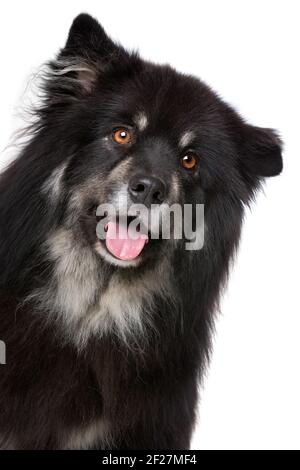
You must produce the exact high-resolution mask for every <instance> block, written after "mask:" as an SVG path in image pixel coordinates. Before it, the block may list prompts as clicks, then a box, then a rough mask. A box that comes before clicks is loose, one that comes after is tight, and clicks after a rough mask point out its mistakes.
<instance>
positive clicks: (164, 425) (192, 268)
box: [0, 15, 282, 449]
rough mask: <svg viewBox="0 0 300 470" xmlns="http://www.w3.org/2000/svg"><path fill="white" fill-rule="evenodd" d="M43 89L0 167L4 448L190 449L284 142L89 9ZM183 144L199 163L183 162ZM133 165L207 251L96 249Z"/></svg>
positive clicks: (153, 244) (154, 243)
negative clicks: (252, 211) (99, 214)
mask: <svg viewBox="0 0 300 470" xmlns="http://www.w3.org/2000/svg"><path fill="white" fill-rule="evenodd" d="M43 92H44V100H43V103H42V105H41V106H40V108H39V109H38V110H37V111H36V116H37V120H36V124H35V126H34V129H33V135H32V137H31V140H30V142H29V143H28V144H27V145H26V147H25V148H24V150H22V152H21V153H20V155H19V157H18V158H17V159H16V160H15V161H14V162H13V163H12V164H11V165H10V166H9V168H7V169H6V171H4V172H3V173H2V175H1V177H0V264H1V271H0V294H1V295H0V316H1V321H0V338H1V340H3V341H5V344H6V351H7V364H6V365H3V366H1V374H0V394H1V404H0V409H1V412H0V446H1V448H3V449H8V448H10V449H11V448H13V449H64V448H95V449H108V448H110V449H187V448H188V447H189V445H190V439H191V434H192V430H193V426H194V422H195V414H196V404H197V396H198V393H197V388H198V384H199V380H201V377H202V375H203V371H204V368H205V366H206V364H207V360H208V357H209V352H210V346H211V335H212V332H213V319H214V313H215V312H216V310H217V308H218V302H219V295H220V291H221V289H222V286H223V285H224V281H225V280H226V277H227V274H228V268H229V264H230V260H231V258H232V256H233V254H234V252H235V250H236V248H237V245H238V240H239V236H240V231H241V224H242V219H243V213H244V207H245V206H246V205H248V204H249V203H250V201H251V200H252V199H253V197H254V195H255V192H256V190H257V189H259V187H260V185H261V182H262V181H263V178H264V177H266V176H273V175H276V174H278V173H280V171H281V168H282V160H281V144H280V141H279V138H278V137H277V135H276V134H275V133H274V132H273V131H272V130H269V129H262V128H258V127H254V126H252V125H250V124H247V123H246V122H245V121H244V120H243V119H242V118H241V117H240V116H239V115H238V114H237V113H236V112H235V111H234V110H233V109H232V108H231V107H230V106H228V105H227V104H225V103H224V102H223V101H222V100H221V99H220V98H219V97H218V96H216V94H215V93H214V92H213V91H212V90H211V89H210V88H209V87H208V86H207V85H205V84H204V83H203V82H201V81H199V80H198V79H196V78H194V77H191V76H186V75H182V74H180V73H178V72H176V71H174V70H173V69H172V68H171V67H170V66H167V65H166V66H160V65H154V64H152V63H149V62H146V61H143V60H142V59H141V58H140V57H139V56H138V55H137V54H135V53H130V52H128V51H125V50H124V49H123V48H122V47H121V46H120V45H117V44H115V43H114V42H113V41H112V40H111V39H110V38H109V37H108V36H107V35H106V33H105V32H104V30H103V28H102V27H101V26H100V25H99V24H98V23H97V22H96V20H94V19H93V18H91V17H90V16H88V15H80V16H79V17H77V18H76V19H75V20H74V23H73V25H72V27H71V30H70V33H69V37H68V40H67V43H66V46H65V47H64V48H63V49H62V50H61V51H60V53H59V54H58V56H57V58H56V59H55V60H54V61H52V62H50V63H49V65H48V71H47V74H46V76H45V78H44V83H43ZM120 125H122V126H123V125H125V126H127V127H129V128H130V129H132V132H133V133H134V136H135V138H134V141H133V142H132V143H131V144H130V145H129V146H127V147H126V146H119V147H118V146H117V145H116V144H115V143H114V142H113V141H112V139H111V133H112V130H113V129H114V128H115V127H117V126H120ZM189 149H192V150H193V151H194V152H196V153H197V155H199V164H198V167H197V169H196V170H195V171H194V172H188V171H186V170H184V169H183V168H182V167H181V166H180V164H179V160H180V157H181V156H182V155H184V152H186V151H187V150H189ZM141 171H142V172H143V173H144V174H147V175H148V174H151V175H153V174H154V175H158V176H159V177H160V178H161V179H162V180H163V181H164V183H165V185H166V188H167V202H168V203H169V204H172V203H173V202H177V203H180V204H183V203H189V204H196V203H204V204H205V244H204V247H203V249H202V250H199V251H187V250H185V249H184V243H183V242H184V241H183V240H182V241H178V242H177V243H175V242H174V240H150V243H149V244H148V245H147V247H146V249H145V252H143V253H142V256H141V259H139V260H138V261H137V262H136V263H127V262H126V261H125V262H124V263H123V264H122V263H121V262H116V260H113V259H112V256H110V255H109V254H108V253H107V252H105V248H104V246H103V245H99V243H101V242H99V240H98V241H97V238H96V223H97V218H96V215H95V207H97V206H98V205H99V204H100V203H105V202H110V201H114V200H115V198H116V197H118V196H120V194H122V191H123V192H124V191H125V192H126V188H127V185H128V181H129V179H130V177H131V176H132V175H133V174H135V173H136V172H141ZM124 188H125V189H124ZM126 263H127V264H126Z"/></svg>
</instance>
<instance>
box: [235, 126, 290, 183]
mask: <svg viewBox="0 0 300 470" xmlns="http://www.w3.org/2000/svg"><path fill="white" fill-rule="evenodd" d="M240 148H241V150H240V164H241V166H242V168H243V169H244V171H246V172H247V173H248V174H249V173H250V175H253V176H258V177H267V176H276V175H278V174H279V173H280V172H281V171H282V156H281V152H282V142H281V140H280V138H279V137H278V135H277V134H276V132H275V131H274V130H272V129H266V128H262V127H255V126H251V125H249V124H244V125H243V130H242V134H241V142H240Z"/></svg>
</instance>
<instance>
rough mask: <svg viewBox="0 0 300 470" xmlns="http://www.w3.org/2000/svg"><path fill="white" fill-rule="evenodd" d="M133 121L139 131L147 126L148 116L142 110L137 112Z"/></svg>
mask: <svg viewBox="0 0 300 470" xmlns="http://www.w3.org/2000/svg"><path fill="white" fill-rule="evenodd" d="M134 123H135V124H136V125H137V127H138V129H139V131H144V130H145V129H146V127H147V126H148V118H147V116H146V114H145V113H144V112H140V113H138V114H137V115H136V116H135V117H134Z"/></svg>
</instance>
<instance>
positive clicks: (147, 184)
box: [128, 175, 166, 206]
mask: <svg viewBox="0 0 300 470" xmlns="http://www.w3.org/2000/svg"><path fill="white" fill-rule="evenodd" d="M128 190H129V193H130V196H131V199H132V200H133V202H135V203H138V204H145V205H146V206H151V204H161V203H162V202H163V201H164V200H165V197H166V186H165V184H164V183H163V181H162V180H161V179H159V178H156V177H154V176H143V175H135V176H134V177H133V178H131V180H130V181H129V186H128Z"/></svg>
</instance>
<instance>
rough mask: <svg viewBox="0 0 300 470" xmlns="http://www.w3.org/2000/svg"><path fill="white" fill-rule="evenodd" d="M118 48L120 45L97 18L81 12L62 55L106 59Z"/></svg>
mask: <svg viewBox="0 0 300 470" xmlns="http://www.w3.org/2000/svg"><path fill="white" fill-rule="evenodd" d="M118 49H119V46H117V45H116V44H115V43H114V42H113V41H112V40H111V39H110V38H109V37H108V35H107V34H106V32H105V31H104V28H103V27H102V26H101V25H100V24H99V23H98V21H97V20H95V18H93V17H92V16H90V15H88V14H86V13H81V14H80V15H78V16H77V17H76V18H75V19H74V21H73V23H72V26H71V28H70V31H69V36H68V39H67V42H66V45H65V48H64V49H63V50H62V52H61V56H64V57H66V56H69V57H74V56H75V57H83V58H87V57H91V58H93V60H98V61H106V60H108V59H109V57H110V56H111V55H112V54H114V53H115V52H117V51H118Z"/></svg>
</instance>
